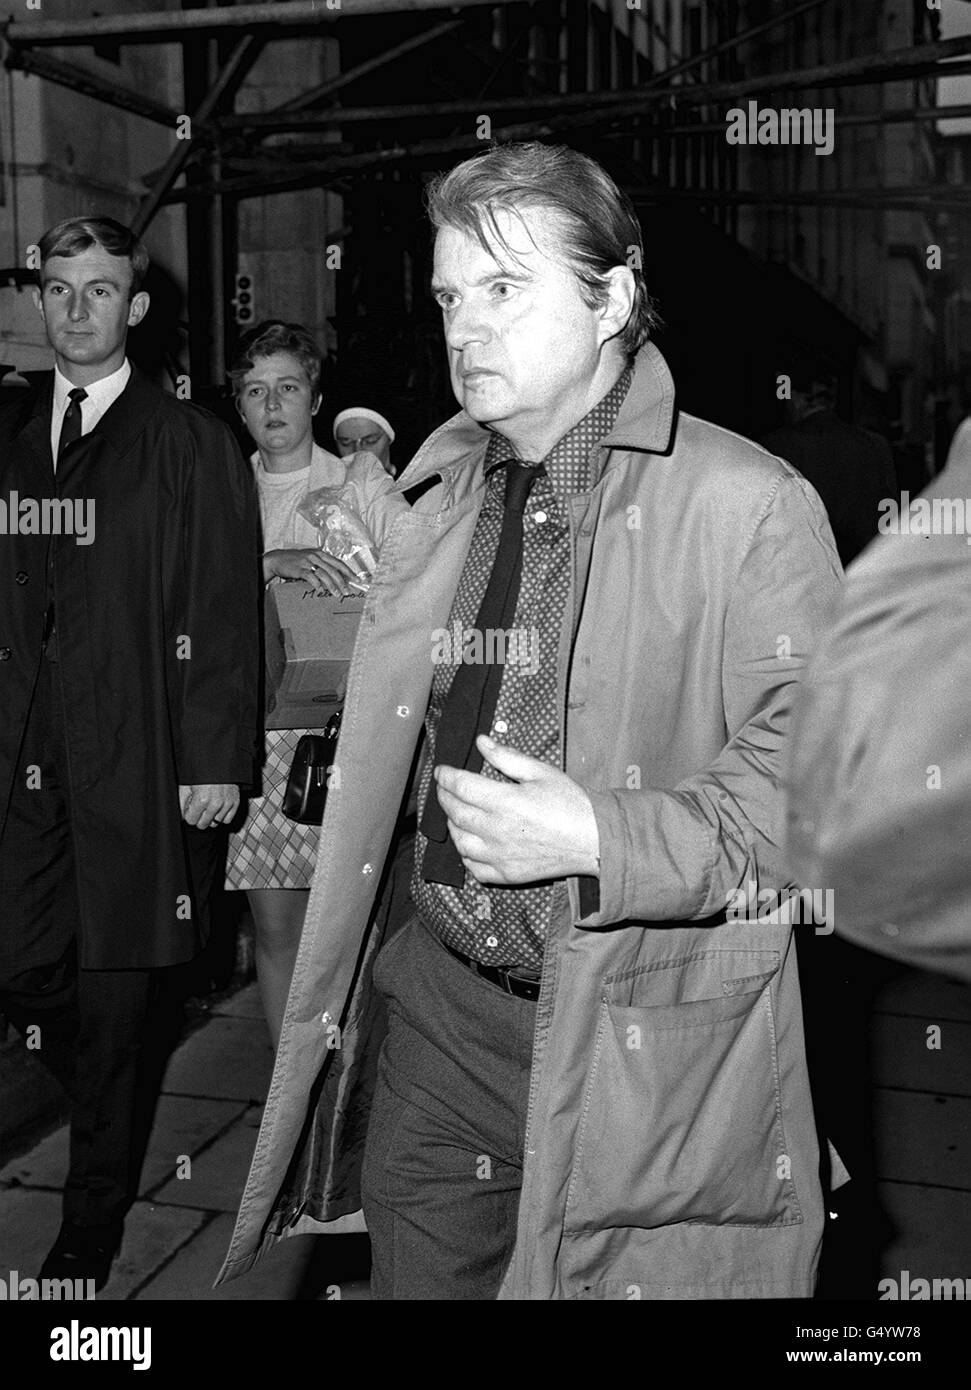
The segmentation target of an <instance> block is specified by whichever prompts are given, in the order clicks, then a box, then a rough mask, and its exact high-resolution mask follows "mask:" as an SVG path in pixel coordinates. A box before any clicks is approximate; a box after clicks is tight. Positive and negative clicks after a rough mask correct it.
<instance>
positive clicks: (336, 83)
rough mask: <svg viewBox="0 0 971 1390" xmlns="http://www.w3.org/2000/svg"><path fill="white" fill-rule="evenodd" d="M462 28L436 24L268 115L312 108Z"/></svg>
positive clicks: (459, 24) (454, 22) (456, 21)
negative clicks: (335, 93) (343, 89)
mask: <svg viewBox="0 0 971 1390" xmlns="http://www.w3.org/2000/svg"><path fill="white" fill-rule="evenodd" d="M461 27H462V21H461V20H460V19H450V20H449V21H448V22H447V23H446V24H436V25H435V27H434V28H433V29H426V30H425V31H424V33H421V34H415V35H414V36H413V37H412V38H410V39H405V41H404V43H399V44H396V46H395V47H394V48H388V49H386V50H385V51H384V52H383V53H379V54H378V55H377V56H376V57H374V58H368V59H367V61H366V62H364V63H358V65H357V67H354V68H350V69H348V71H347V72H342V73H340V74H339V75H338V76H337V77H332V78H330V80H329V81H327V82H322V83H321V84H320V86H319V87H314V88H312V89H311V91H309V92H303V93H301V95H300V96H298V97H294V98H293V100H292V101H285V102H284V103H283V105H282V106H277V107H275V108H274V110H273V111H269V112H266V113H265V114H267V115H270V116H273V115H282V114H283V113H284V112H287V111H303V110H304V109H305V108H306V107H308V106H313V104H314V102H316V101H320V100H322V98H324V97H329V96H331V95H333V93H334V92H338V91H340V89H341V88H342V87H346V86H348V84H349V83H351V82H356V81H357V80H358V79H359V78H361V77H366V76H367V74H368V73H370V72H374V71H376V69H378V68H383V67H387V65H388V64H389V63H394V62H396V61H397V60H398V59H399V58H403V57H404V56H405V54H406V53H412V52H414V50H415V49H416V48H425V47H427V45H428V44H430V43H434V42H435V40H436V39H440V38H441V37H442V35H443V34H450V33H452V32H453V30H455V29H461Z"/></svg>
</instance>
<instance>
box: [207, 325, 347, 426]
mask: <svg viewBox="0 0 971 1390" xmlns="http://www.w3.org/2000/svg"><path fill="white" fill-rule="evenodd" d="M275 352H289V353H290V354H291V356H293V357H295V358H296V359H297V361H298V362H299V363H300V365H301V367H302V368H303V371H304V375H305V376H306V378H307V381H308V382H309V383H310V390H311V392H312V394H313V404H314V405H316V404H317V402H318V401H319V400H320V396H321V391H320V369H321V367H322V365H323V361H324V358H323V353H322V352H321V351H320V348H319V347H318V346H317V343H316V341H315V339H314V336H313V334H312V333H311V332H310V330H309V329H308V328H304V326H303V324H302V323H284V322H283V320H282V319H263V321H262V323H258V324H256V325H255V327H253V328H251V329H250V330H249V332H248V333H244V335H243V337H242V338H240V340H239V346H238V348H237V349H236V356H235V357H234V358H233V362H232V365H231V366H230V368H229V373H228V375H229V379H230V381H231V382H232V383H233V394H234V395H236V396H238V395H239V392H240V388H241V387H242V384H243V378H244V377H245V375H246V373H247V372H249V371H251V370H252V369H253V367H255V366H256V363H257V360H258V359H259V358H261V357H272V356H273V354H274V353H275Z"/></svg>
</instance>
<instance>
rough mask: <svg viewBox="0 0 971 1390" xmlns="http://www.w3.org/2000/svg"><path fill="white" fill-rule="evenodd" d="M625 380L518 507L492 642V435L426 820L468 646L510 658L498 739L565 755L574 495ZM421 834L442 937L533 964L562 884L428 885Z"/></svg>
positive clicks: (498, 507) (438, 682)
mask: <svg viewBox="0 0 971 1390" xmlns="http://www.w3.org/2000/svg"><path fill="white" fill-rule="evenodd" d="M630 380H631V369H630V368H627V370H626V371H624V372H623V374H622V375H621V376H620V378H619V379H618V381H617V382H616V384H615V385H614V386H613V387H612V388H611V390H610V391H608V392H607V394H606V395H605V396H604V397H603V399H602V400H601V401H600V402H599V403H598V404H597V405H596V406H594V408H593V410H591V411H590V413H589V414H588V415H586V416H585V417H584V418H583V419H582V420H581V421H580V422H579V423H578V424H577V425H574V427H573V428H572V429H571V430H570V431H569V433H567V434H566V435H564V437H563V438H562V439H561V440H560V441H559V443H558V444H556V445H555V446H554V448H553V450H552V452H551V453H550V454H549V455H548V456H547V457H546V458H545V459H543V460H542V462H543V464H544V465H545V469H546V472H545V474H543V475H541V476H539V477H538V478H537V479H536V481H535V482H534V484H533V487H532V490H531V492H530V494H529V497H528V499H527V502H526V508H525V512H524V516H523V568H522V581H521V584H520V589H519V598H518V600H517V603H516V616H515V620H514V624H513V627H512V629H510V630H509V631H508V632H507V633H506V634H505V642H504V645H503V641H502V639H501V638H500V639H499V640H496V637H495V635H493V637H492V639H491V640H490V639H489V635H488V634H477V633H476V631H475V628H476V619H477V617H478V613H479V608H480V605H481V603H482V598H483V596H484V594H485V590H486V585H487V584H488V582H489V576H490V574H491V572H492V565H493V561H494V559H495V555H496V550H497V548H498V544H499V532H500V530H501V528H502V518H503V510H504V504H503V498H504V493H505V480H506V472H505V469H504V468H502V467H501V465H502V463H503V462H504V461H505V460H507V459H509V458H510V457H511V456H512V455H513V450H512V447H511V445H510V444H509V443H508V441H507V440H505V439H503V438H502V436H500V435H498V434H493V436H492V438H491V440H490V441H489V446H488V450H487V453H486V458H485V472H486V492H485V497H484V499H483V503H482V509H481V511H480V513H479V517H478V520H477V522H476V528H475V532H474V534H473V536H472V543H471V546H470V548H469V553H468V556H467V558H466V562H465V568H464V569H463V571H462V577H461V580H460V581H459V586H458V590H457V592H456V595H455V600H454V602H453V604H452V611H451V614H450V616H449V625H448V632H449V634H450V639H451V640H450V641H449V642H448V643H446V644H445V650H444V652H443V659H442V660H440V661H439V662H438V663H437V665H436V669H435V676H434V679H433V682H432V692H431V698H430V700H429V705H428V712H427V714H426V717H425V733H426V738H427V741H428V748H427V754H426V758H425V763H424V770H423V774H422V779H421V785H420V787H419V791H418V821H419V824H420V822H421V816H422V812H423V811H424V807H425V800H426V798H427V797H428V794H429V788H430V786H431V781H432V769H433V767H434V764H435V738H436V732H437V729H438V722H439V719H440V718H441V713H442V708H443V706H444V704H445V699H446V696H447V695H448V691H449V687H450V685H451V683H452V680H453V678H454V675H455V671H456V669H457V667H458V665H459V664H460V662H461V660H462V657H463V653H464V652H465V651H466V650H468V651H469V654H470V655H474V656H475V658H476V659H482V657H484V658H485V659H487V660H488V659H490V658H491V659H493V660H502V661H503V674H502V685H501V687H500V691H499V699H498V702H497V705H496V712H495V716H494V718H493V723H492V729H491V733H492V737H493V738H494V739H495V740H496V741H497V742H498V743H504V744H508V745H509V746H510V747H512V748H516V749H518V750H519V751H520V752H522V753H528V754H530V755H531V756H532V757H534V758H539V759H541V760H542V761H543V762H546V763H550V764H551V765H552V766H554V767H560V766H561V765H562V761H561V760H562V753H561V727H560V711H559V710H558V709H557V700H556V670H557V653H558V650H559V644H560V633H561V631H562V627H563V623H564V621H565V620H566V617H567V601H568V599H569V590H570V566H571V542H570V526H569V518H568V511H567V500H568V498H569V497H571V496H573V495H576V494H578V493H581V492H587V491H589V490H590V489H591V488H592V487H593V486H594V485H595V484H596V482H597V481H598V480H599V477H600V474H601V472H602V470H603V464H604V460H605V458H606V450H604V449H603V448H602V447H601V444H600V441H601V440H602V439H603V438H604V436H605V435H607V434H609V433H610V431H611V430H612V429H613V427H614V424H615V423H616V420H617V416H618V414H619V413H620V408H621V406H622V404H623V402H624V398H625V397H626V395H627V391H628V388H629V386H630ZM456 638H458V640H456ZM470 644H479V645H478V647H476V646H474V645H473V646H470ZM482 774H483V776H485V777H490V778H493V779H494V780H496V781H500V782H504V781H505V780H506V778H505V777H503V775H502V773H500V772H497V771H496V770H495V769H494V768H492V767H490V766H489V765H488V764H487V763H486V764H484V765H483V768H482ZM426 843H427V841H426V840H425V837H424V836H423V835H422V834H421V833H420V832H419V834H418V836H417V841H416V850H415V870H414V875H413V878H412V886H411V892H412V898H413V899H414V903H415V907H416V910H417V912H418V914H419V915H420V916H421V918H422V919H423V920H424V922H425V923H426V924H427V925H428V926H429V927H430V928H431V929H432V931H434V932H435V934H436V935H437V936H438V937H439V938H440V939H441V940H442V941H443V942H445V944H446V945H448V946H451V947H452V949H453V950H456V951H460V952H461V953H462V954H463V955H466V956H470V957H471V958H472V959H473V960H477V961H480V962H482V963H483V964H485V965H493V966H502V967H505V968H512V969H519V970H525V971H538V970H539V969H540V967H541V965H542V960H543V943H544V941H545V938H546V933H547V930H548V926H549V920H550V913H551V910H552V901H553V892H554V887H555V885H554V884H553V883H552V882H549V883H540V884H535V885H531V884H526V885H522V886H515V887H501V886H498V885H491V884H490V885H486V884H481V883H478V882H477V881H476V880H475V879H474V878H472V877H471V875H469V874H468V873H467V874H466V876H465V883H464V885H463V887H462V888H460V889H457V888H452V887H449V886H448V885H447V884H442V883H426V882H425V880H424V879H423V877H422V862H423V859H424V853H425V845H426Z"/></svg>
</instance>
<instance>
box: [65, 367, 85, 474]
mask: <svg viewBox="0 0 971 1390" xmlns="http://www.w3.org/2000/svg"><path fill="white" fill-rule="evenodd" d="M67 398H68V401H69V405H68V408H67V410H66V411H65V412H64V419H63V421H62V422H61V435H60V438H59V439H58V441H57V461H58V463H60V461H61V459H62V458H63V456H64V450H65V449H66V448H67V446H68V445H69V444H73V443H74V441H75V439H80V438H81V402H82V401H86V400H87V399H88V393H87V391H85V390H84V388H83V387H81V386H75V388H74V390H73V391H68V393H67Z"/></svg>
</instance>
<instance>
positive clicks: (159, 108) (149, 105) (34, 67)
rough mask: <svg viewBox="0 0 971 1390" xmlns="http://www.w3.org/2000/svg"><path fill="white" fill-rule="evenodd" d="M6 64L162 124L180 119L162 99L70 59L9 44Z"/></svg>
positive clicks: (172, 122) (13, 68) (171, 123)
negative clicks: (112, 80)
mask: <svg viewBox="0 0 971 1390" xmlns="http://www.w3.org/2000/svg"><path fill="white" fill-rule="evenodd" d="M4 67H6V68H10V69H12V70H15V71H19V72H29V73H33V74H34V75H35V76H36V77H43V78H46V80H47V81H48V82H53V83H55V84H56V85H57V86H59V87H69V88H70V89H71V91H72V92H80V93H81V94H82V95H83V96H86V97H92V98H93V99H94V100H95V101H103V102H105V104H106V105H108V106H115V107H117V108H118V109H119V110H121V111H131V112H133V114H134V115H136V116H144V117H145V119H146V120H147V121H156V122H157V123H158V124H159V125H164V126H171V127H173V128H174V127H175V125H176V124H177V123H178V119H179V112H178V111H173V110H172V108H171V107H168V106H166V105H165V104H164V103H163V102H161V101H154V100H153V99H152V98H151V97H147V96H144V95H143V94H142V93H141V92H136V91H133V90H132V89H131V88H129V87H123V86H122V85H121V84H120V83H118V82H108V81H106V80H105V79H104V78H103V77H96V76H95V74H94V73H91V72H86V71H85V70H84V68H76V67H74V66H73V64H71V63H64V62H62V61H61V59H60V58H51V57H49V56H48V55H47V54H42V53H31V52H30V51H29V50H25V49H17V48H10V49H8V50H7V54H6V57H5V59H4Z"/></svg>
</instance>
